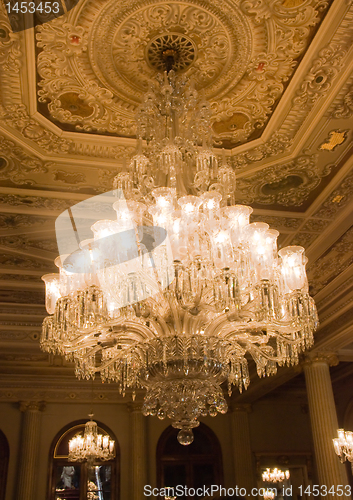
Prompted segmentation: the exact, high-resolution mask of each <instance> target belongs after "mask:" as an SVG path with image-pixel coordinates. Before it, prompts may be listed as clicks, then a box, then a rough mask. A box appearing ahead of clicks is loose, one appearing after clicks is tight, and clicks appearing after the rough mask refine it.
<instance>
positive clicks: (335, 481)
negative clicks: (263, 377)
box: [303, 353, 349, 499]
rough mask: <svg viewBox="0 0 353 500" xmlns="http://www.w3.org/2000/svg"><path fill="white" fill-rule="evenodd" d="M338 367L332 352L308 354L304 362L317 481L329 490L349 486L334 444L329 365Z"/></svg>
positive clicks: (333, 411)
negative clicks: (334, 487) (339, 486)
mask: <svg viewBox="0 0 353 500" xmlns="http://www.w3.org/2000/svg"><path fill="white" fill-rule="evenodd" d="M337 364H338V359H337V357H336V356H335V355H333V354H329V353H312V354H309V355H308V356H307V357H306V359H305V361H304V363H303V365H304V373H305V381H306V388H307V394H308V402H309V412H310V420H311V428H312V434H313V441H314V449H315V458H316V465H317V472H318V480H319V483H320V485H326V486H327V487H328V488H330V487H331V486H337V485H343V486H345V485H348V484H349V483H348V479H347V472H346V468H345V466H344V465H342V464H341V463H340V461H339V459H338V457H337V455H336V454H335V452H334V448H333V443H332V439H333V438H334V437H336V435H337V429H338V421H337V413H336V405H335V400H334V396H333V391H332V384H331V377H330V366H335V365H337ZM335 491H336V489H335ZM330 497H331V498H335V497H332V496H331V495H330ZM337 498H338V495H337ZM341 498H342V497H341ZM344 498H346V499H347V498H348V497H346V496H345V497H344Z"/></svg>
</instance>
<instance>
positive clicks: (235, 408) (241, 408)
mask: <svg viewBox="0 0 353 500" xmlns="http://www.w3.org/2000/svg"><path fill="white" fill-rule="evenodd" d="M229 409H230V412H231V413H238V412H245V413H251V412H252V406H251V404H246V403H244V404H239V403H233V404H232V403H231V404H230V406H229Z"/></svg>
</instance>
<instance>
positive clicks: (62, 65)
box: [37, 0, 327, 147]
mask: <svg viewBox="0 0 353 500" xmlns="http://www.w3.org/2000/svg"><path fill="white" fill-rule="evenodd" d="M326 7H327V2H326V1H323V0H320V1H318V0H305V1H304V2H303V3H301V4H299V5H296V6H294V7H293V6H292V5H290V6H288V7H287V6H286V3H285V2H279V1H278V0H261V1H257V2H255V1H254V0H240V1H239V3H238V4H235V3H234V2H231V1H229V0H225V1H221V0H213V1H211V0H203V1H201V0H187V1H186V2H183V3H180V2H176V1H172V2H166V1H161V2H159V3H158V4H156V3H155V2H154V1H147V2H142V0H134V1H130V2H127V1H122V2H114V1H113V0H110V1H108V2H103V1H102V0H97V2H95V3H94V4H93V3H91V2H87V3H86V4H85V5H83V6H82V9H81V10H80V13H79V15H78V16H76V17H74V16H73V15H72V13H71V12H70V13H69V14H68V16H64V17H62V18H59V19H56V20H54V21H52V22H51V23H47V24H45V25H42V26H40V27H38V29H37V47H38V49H39V51H38V54H37V70H38V74H39V77H40V79H39V87H40V90H39V101H40V102H41V103H43V104H46V105H47V107H48V112H49V114H50V117H51V119H53V120H57V121H59V122H60V123H62V124H66V126H74V127H75V129H76V130H78V131H84V132H98V133H102V134H103V133H111V134H116V135H120V136H134V135H135V124H134V114H135V112H136V107H137V106H138V104H139V102H141V99H142V96H143V94H144V93H145V91H146V89H147V88H148V85H149V83H150V81H151V80H153V79H154V77H155V69H154V67H153V65H155V61H154V59H153V57H154V56H153V54H152V56H153V57H152V59H153V61H154V62H153V61H152V60H148V54H150V53H151V50H152V49H151V47H154V45H153V44H154V43H155V40H156V37H157V38H158V37H159V39H163V36H166V33H173V36H177V35H178V34H179V35H180V39H181V40H184V42H185V41H186V42H187V46H188V50H189V51H190V50H194V51H195V57H194V56H193V55H192V54H189V55H188V57H189V61H190V64H189V66H188V68H187V69H185V71H186V72H187V73H188V75H189V76H192V77H193V78H194V80H195V85H196V88H198V89H204V91H205V94H206V96H207V98H208V99H209V100H210V101H211V102H212V107H213V112H214V117H213V130H214V134H215V137H216V140H217V141H218V143H227V147H232V146H233V145H236V144H239V143H240V142H245V141H247V140H248V138H249V137H250V136H251V135H252V134H253V133H255V132H257V131H258V130H261V129H262V128H263V127H264V126H265V125H266V123H267V120H268V118H269V116H270V114H271V113H272V111H273V109H274V106H275V105H276V103H277V101H278V99H279V98H280V96H281V95H282V93H283V91H284V84H285V82H286V81H288V80H289V79H290V77H291V76H292V74H293V72H294V70H295V68H296V65H297V59H298V57H299V56H300V55H301V54H302V53H303V52H304V51H305V49H306V47H307V46H308V44H309V42H310V36H311V33H312V30H313V27H315V26H317V25H318V23H319V21H320V19H321V17H322V13H323V11H324V10H325V9H326ZM186 42H185V43H186ZM157 46H158V44H157V45H156V47H157ZM157 48H158V47H157ZM152 62H153V64H152Z"/></svg>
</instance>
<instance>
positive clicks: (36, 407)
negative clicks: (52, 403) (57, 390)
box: [18, 401, 46, 413]
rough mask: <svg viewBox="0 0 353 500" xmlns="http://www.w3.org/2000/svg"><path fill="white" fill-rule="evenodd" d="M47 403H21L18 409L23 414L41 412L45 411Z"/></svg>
mask: <svg viewBox="0 0 353 500" xmlns="http://www.w3.org/2000/svg"><path fill="white" fill-rule="evenodd" d="M45 406H46V403H45V401H19V402H18V408H19V410H20V411H21V412H22V413H25V412H27V411H29V412H39V411H44V410H45Z"/></svg>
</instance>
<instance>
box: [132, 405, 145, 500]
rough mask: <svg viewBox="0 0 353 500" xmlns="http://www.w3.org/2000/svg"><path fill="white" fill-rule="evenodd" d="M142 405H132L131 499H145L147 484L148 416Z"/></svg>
mask: <svg viewBox="0 0 353 500" xmlns="http://www.w3.org/2000/svg"><path fill="white" fill-rule="evenodd" d="M141 409H142V405H139V404H133V405H130V407H129V410H130V429H131V489H132V494H131V500H143V499H144V495H143V491H144V490H143V488H144V486H145V485H146V484H147V446H146V417H144V416H143V415H142V413H141Z"/></svg>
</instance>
